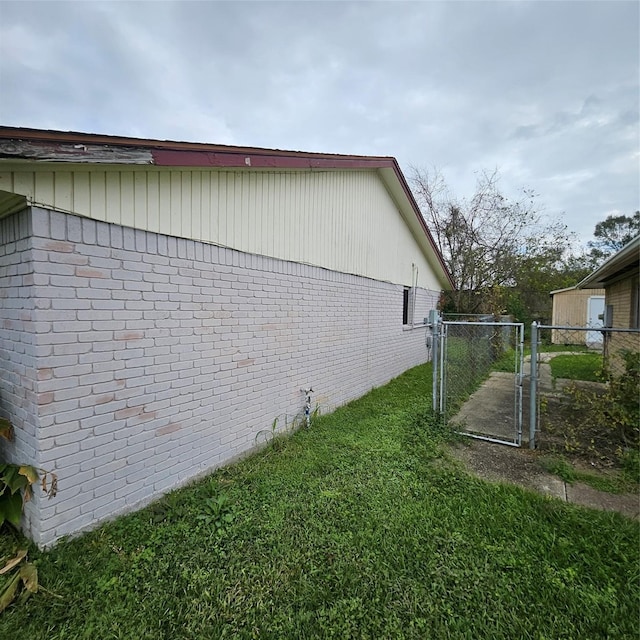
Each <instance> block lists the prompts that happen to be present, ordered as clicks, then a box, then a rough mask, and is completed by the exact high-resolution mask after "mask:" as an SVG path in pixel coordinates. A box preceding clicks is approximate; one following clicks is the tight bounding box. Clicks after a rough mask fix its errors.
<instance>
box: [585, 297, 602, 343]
mask: <svg viewBox="0 0 640 640" xmlns="http://www.w3.org/2000/svg"><path fill="white" fill-rule="evenodd" d="M587 326H588V327H603V326H604V296H591V297H590V298H589V303H588V304H587ZM586 343H587V346H588V347H599V346H601V345H602V332H601V331H587V339H586Z"/></svg>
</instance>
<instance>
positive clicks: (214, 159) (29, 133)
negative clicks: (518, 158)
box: [0, 126, 454, 289]
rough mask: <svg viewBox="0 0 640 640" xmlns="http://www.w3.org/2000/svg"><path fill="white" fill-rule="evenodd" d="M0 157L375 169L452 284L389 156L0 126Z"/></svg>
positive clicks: (438, 271)
mask: <svg viewBox="0 0 640 640" xmlns="http://www.w3.org/2000/svg"><path fill="white" fill-rule="evenodd" d="M3 160H4V161H10V162H34V161H36V162H47V163H71V164H102V165H123V164H124V165H139V166H140V165H142V166H144V165H154V166H157V167H194V168H196V167H200V168H236V169H240V168H242V169H253V170H260V169H281V170H296V169H297V170H313V169H315V170H323V169H324V170H336V169H343V170H358V169H360V170H363V169H365V170H376V171H377V172H378V174H379V175H380V177H381V179H382V181H383V183H384V185H385V187H386V188H387V191H388V192H389V193H390V195H391V196H392V198H393V199H394V201H395V203H396V205H397V206H398V208H399V210H400V213H401V215H402V216H403V218H404V220H405V222H406V223H407V225H408V226H409V228H410V229H411V231H412V233H413V235H414V237H415V238H416V240H417V242H418V244H419V245H420V246H421V247H422V249H423V251H424V253H425V256H426V257H427V260H428V261H429V263H430V264H431V267H432V268H433V269H434V272H435V273H436V274H437V275H438V280H439V282H440V283H441V286H442V288H443V289H452V288H454V285H453V280H452V278H451V275H450V274H449V272H448V270H447V268H446V265H445V263H444V260H443V258H442V255H441V254H440V252H439V250H438V248H437V246H436V244H435V242H434V240H433V237H432V236H431V233H430V232H429V229H428V228H427V225H426V223H425V221H424V218H423V216H422V213H421V212H420V208H419V207H418V204H417V202H416V200H415V198H414V197H413V194H412V193H411V189H410V188H409V185H408V184H407V181H406V179H405V177H404V175H403V173H402V171H401V170H400V166H399V165H398V162H397V160H396V159H395V158H393V157H389V156H355V155H342V154H330V153H312V152H306V151H284V150H280V149H264V148H259V147H233V146H229V145H217V144H207V143H196V142H175V141H169V140H148V139H141V138H129V137H122V136H110V135H101V134H93V133H79V132H70V131H66V132H65V131H48V130H40V129H27V128H22V127H2V126H0V162H2V161H3ZM10 204H11V203H10ZM15 206H18V205H17V203H16V204H15Z"/></svg>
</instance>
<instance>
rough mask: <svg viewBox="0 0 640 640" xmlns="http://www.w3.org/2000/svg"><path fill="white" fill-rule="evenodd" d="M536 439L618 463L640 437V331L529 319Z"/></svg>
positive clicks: (594, 461)
mask: <svg viewBox="0 0 640 640" xmlns="http://www.w3.org/2000/svg"><path fill="white" fill-rule="evenodd" d="M531 338H532V350H531V351H532V354H531V358H532V361H533V362H534V366H533V367H532V370H531V372H532V381H531V383H532V398H531V424H532V425H535V433H532V435H533V436H534V440H535V443H536V447H537V448H538V449H541V450H543V451H548V452H552V453H557V454H562V455H565V454H566V455H570V456H571V457H578V458H583V459H584V460H585V462H588V463H589V464H591V465H597V466H603V467H607V466H614V465H616V464H619V463H620V461H621V459H622V458H624V456H625V455H628V453H629V451H632V450H637V449H638V446H639V445H640V437H639V436H640V331H638V330H630V329H614V328H603V327H599V328H593V327H562V326H539V325H538V326H535V325H534V327H532V336H531Z"/></svg>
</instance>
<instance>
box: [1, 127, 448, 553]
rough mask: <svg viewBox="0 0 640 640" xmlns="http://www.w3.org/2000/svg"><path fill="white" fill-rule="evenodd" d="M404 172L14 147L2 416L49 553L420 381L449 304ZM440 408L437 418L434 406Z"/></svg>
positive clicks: (169, 150) (205, 149)
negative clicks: (431, 328)
mask: <svg viewBox="0 0 640 640" xmlns="http://www.w3.org/2000/svg"><path fill="white" fill-rule="evenodd" d="M451 286H452V285H451V280H450V277H449V276H448V274H447V272H446V269H445V266H444V263H443V261H442V258H441V256H440V255H439V253H438V251H437V250H436V248H435V245H434V243H433V241H432V239H431V236H430V235H429V232H428V230H427V228H426V226H425V223H424V221H423V219H422V217H421V215H420V212H419V210H418V207H417V205H416V203H415V200H414V198H413V196H412V194H411V192H410V190H409V187H408V186H407V183H406V181H405V179H404V177H403V175H402V173H401V171H400V169H399V166H398V163H397V162H396V160H395V159H394V158H386V157H362V156H345V155H327V154H315V153H302V152H291V151H277V150H269V149H253V148H239V147H228V146H219V145H208V144H193V143H177V142H161V141H154V140H138V139H131V138H120V137H111V136H100V135H91V134H80V133H62V132H52V131H38V130H30V129H13V128H8V127H0V302H1V304H0V416H2V417H6V418H8V419H9V420H11V422H12V423H13V425H14V427H15V436H16V437H15V442H14V443H13V444H11V445H4V449H3V451H4V454H5V455H6V456H7V457H8V458H9V459H11V460H13V461H16V462H18V461H20V462H24V463H27V464H32V465H34V466H37V467H40V468H44V469H47V470H51V471H55V472H56V473H57V474H58V483H59V492H58V495H57V497H56V498H55V499H53V500H50V501H46V500H43V499H42V496H40V495H36V496H35V497H34V499H33V500H32V501H31V502H29V503H28V504H27V505H26V510H25V518H24V527H25V530H26V531H27V532H28V533H29V534H30V535H31V536H32V537H33V539H34V540H35V541H36V542H37V543H38V544H40V545H46V544H50V543H52V542H53V541H55V540H56V539H57V538H59V537H60V536H63V535H66V534H70V533H74V532H77V531H80V530H83V529H86V528H90V527H92V526H94V525H95V524H96V523H97V522H100V521H102V520H104V519H106V518H110V517H113V516H115V515H117V514H120V513H123V512H126V511H129V510H132V509H135V508H137V507H139V506H141V505H143V504H145V503H147V502H149V501H150V500H151V499H152V498H153V497H155V496H158V495H159V494H161V493H163V492H166V491H168V490H170V489H171V488H173V487H176V486H179V485H181V484H184V483H185V482H186V481H188V480H189V479H191V478H193V477H195V476H196V475H198V474H201V473H204V472H206V471H208V470H212V469H214V468H215V467H218V466H220V465H222V464H224V463H226V462H229V461H231V460H233V459H234V458H236V457H237V456H239V455H242V454H245V453H246V452H248V451H249V450H251V449H252V448H254V447H255V446H256V444H257V443H258V442H259V441H260V433H261V432H262V433H263V434H264V430H268V429H270V428H271V425H272V424H274V420H276V419H278V421H277V425H278V426H283V425H284V424H285V420H286V421H287V422H288V423H289V424H290V423H291V421H292V419H293V418H294V416H296V415H299V414H300V411H301V409H302V407H303V404H304V394H303V393H302V392H301V390H302V389H304V388H308V387H312V388H313V390H314V394H313V403H314V405H315V403H318V404H319V406H320V410H321V411H322V412H327V411H330V410H332V409H333V408H335V407H338V406H340V405H342V404H344V403H346V402H348V401H350V400H352V399H354V398H357V397H359V396H361V395H362V394H364V393H366V392H367V391H369V390H370V389H371V388H372V387H376V386H379V385H382V384H384V383H386V382H387V381H388V380H390V379H391V378H393V377H395V376H397V375H399V374H400V373H402V372H403V371H405V370H406V369H408V368H409V367H412V366H414V365H417V364H420V363H422V362H425V361H426V360H427V359H428V351H427V349H426V347H425V333H426V331H428V329H426V328H425V326H424V324H423V318H425V317H426V316H428V314H429V311H430V310H432V309H434V308H435V307H436V305H437V302H438V299H439V296H440V294H441V292H442V290H447V289H450V288H451ZM425 397H426V396H425Z"/></svg>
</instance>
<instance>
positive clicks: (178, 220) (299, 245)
mask: <svg viewBox="0 0 640 640" xmlns="http://www.w3.org/2000/svg"><path fill="white" fill-rule="evenodd" d="M0 189H2V190H4V191H10V192H13V193H18V194H20V195H24V196H26V197H27V198H28V199H29V200H30V201H31V202H32V203H35V204H38V205H42V206H46V207H50V208H55V209H58V210H61V211H65V212H73V213H77V214H79V215H82V216H86V217H90V218H93V219H95V220H101V221H105V222H111V223H114V224H119V225H123V226H128V227H134V228H137V229H144V230H147V231H152V232H157V233H163V234H167V235H172V236H177V237H183V238H189V239H193V240H201V241H204V242H209V243H213V244H219V245H222V246H226V247H231V248H234V249H238V250H240V251H245V252H248V253H254V254H259V255H266V256H271V257H275V258H280V259H283V260H290V261H293V262H302V263H307V264H312V265H318V266H322V267H325V268H328V269H332V270H335V271H340V272H343V273H353V274H357V275H363V276H367V277H370V278H374V279H377V280H384V281H390V282H395V283H399V284H405V285H411V284H414V282H412V279H413V277H414V269H413V268H412V264H415V265H416V266H417V267H418V282H417V284H418V285H419V286H423V287H427V288H430V289H440V288H441V287H440V285H439V284H438V281H437V278H436V277H435V275H434V274H433V271H432V269H431V268H430V266H429V264H428V262H427V260H426V259H425V256H424V254H423V251H422V249H421V248H420V246H419V245H418V243H417V242H416V240H415V238H414V237H413V235H412V234H411V231H410V230H409V228H408V227H407V225H406V223H405V222H404V221H403V219H402V217H401V215H400V213H399V212H398V209H397V207H396V206H395V204H394V202H393V200H392V198H391V197H390V195H389V193H388V192H387V190H386V188H385V187H384V184H383V183H382V181H381V179H380V177H379V176H378V174H377V173H376V172H375V171H299V172H296V171H291V172H271V171H225V170H214V171H207V170H181V169H157V168H148V167H146V168H135V169H126V170H122V169H121V168H111V169H106V170H105V169H104V168H103V167H100V168H99V169H96V170H93V169H92V170H90V171H87V170H86V168H84V167H82V168H80V169H76V168H72V170H69V169H68V167H65V168H64V170H59V169H57V168H56V170H55V171H50V170H47V168H45V167H39V168H38V169H37V170H36V171H23V170H15V171H3V172H0Z"/></svg>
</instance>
